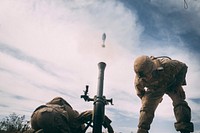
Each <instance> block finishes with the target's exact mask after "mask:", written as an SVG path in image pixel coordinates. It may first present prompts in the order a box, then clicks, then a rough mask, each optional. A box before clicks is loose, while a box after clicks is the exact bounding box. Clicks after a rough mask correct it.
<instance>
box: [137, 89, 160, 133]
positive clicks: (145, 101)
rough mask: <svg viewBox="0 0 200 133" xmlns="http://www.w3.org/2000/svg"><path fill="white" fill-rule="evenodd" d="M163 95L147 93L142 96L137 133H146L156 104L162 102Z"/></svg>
mask: <svg viewBox="0 0 200 133" xmlns="http://www.w3.org/2000/svg"><path fill="white" fill-rule="evenodd" d="M163 95H164V93H156V92H150V91H149V92H146V94H145V95H144V96H143V98H142V107H141V110H140V117H139V124H138V131H137V133H148V130H149V129H150V125H151V123H152V121H153V118H154V112H155V110H156V108H157V106H158V104H159V103H160V102H161V101H162V96H163Z"/></svg>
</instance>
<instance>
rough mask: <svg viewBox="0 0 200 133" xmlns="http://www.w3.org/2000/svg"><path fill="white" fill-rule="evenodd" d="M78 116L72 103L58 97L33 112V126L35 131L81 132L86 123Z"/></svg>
mask: <svg viewBox="0 0 200 133" xmlns="http://www.w3.org/2000/svg"><path fill="white" fill-rule="evenodd" d="M78 116H79V113H78V112H77V111H76V110H73V108H72V107H71V106H70V104H68V103H67V102H66V101H65V100H64V99H62V98H61V97H56V98H54V99H53V100H52V101H50V102H49V103H47V104H46V105H42V106H39V107H38V108H37V109H36V110H35V111H34V112H33V114H32V116H31V126H32V128H33V129H34V130H35V131H38V130H40V129H42V132H45V133H79V132H80V131H81V130H83V128H84V125H82V123H80V122H79V121H78V120H77V119H76V117H78Z"/></svg>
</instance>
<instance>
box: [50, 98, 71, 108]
mask: <svg viewBox="0 0 200 133" xmlns="http://www.w3.org/2000/svg"><path fill="white" fill-rule="evenodd" d="M47 104H57V105H60V106H63V105H67V106H69V107H70V108H72V106H71V105H70V104H69V103H68V102H67V101H66V100H64V99H63V98H62V97H55V98H54V99H53V100H51V101H50V102H48V103H47Z"/></svg>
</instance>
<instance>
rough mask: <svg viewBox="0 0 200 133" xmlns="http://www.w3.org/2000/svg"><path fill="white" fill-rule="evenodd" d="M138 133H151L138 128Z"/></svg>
mask: <svg viewBox="0 0 200 133" xmlns="http://www.w3.org/2000/svg"><path fill="white" fill-rule="evenodd" d="M137 133H149V132H148V130H145V129H142V128H138V130H137Z"/></svg>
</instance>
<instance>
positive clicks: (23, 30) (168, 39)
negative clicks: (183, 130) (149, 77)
mask: <svg viewBox="0 0 200 133" xmlns="http://www.w3.org/2000/svg"><path fill="white" fill-rule="evenodd" d="M186 2H187V5H188V7H187V8H186V7H184V0H139V1H138V0H107V1H106V0H29V1H27V0H1V1H0V118H3V117H5V116H8V115H9V114H11V113H13V112H15V113H17V114H20V115H25V116H26V119H27V120H30V116H31V114H32V112H33V111H34V109H35V108H37V107H38V106H40V105H42V104H45V103H47V102H48V101H50V100H51V99H53V98H54V97H56V96H61V97H63V98H64V99H65V100H67V101H68V102H69V103H70V104H71V105H72V107H73V108H74V109H75V110H77V111H79V112H82V111H85V110H89V109H92V108H93V104H92V102H84V100H83V99H81V98H80V95H82V94H83V90H84V89H85V86H86V85H89V96H90V97H91V98H92V97H94V95H96V93H97V84H98V73H99V69H98V65H97V64H98V63H99V62H105V63H106V68H105V75H104V76H105V77H104V90H103V93H104V95H105V96H106V98H108V99H109V98H113V103H114V105H106V107H105V109H106V115H107V116H108V117H109V118H110V119H111V120H112V126H113V128H114V130H115V132H123V133H130V132H136V130H137V124H138V117H139V110H140V106H141V101H140V99H139V98H138V97H137V96H136V93H135V90H134V85H133V81H134V77H135V73H134V71H133V62H134V59H135V58H136V57H137V56H139V55H149V56H150V55H153V56H161V55H165V56H169V57H171V58H172V59H177V60H180V61H182V62H184V63H186V64H187V65H188V73H187V77H186V80H187V86H184V90H185V92H186V96H187V97H186V101H187V102H188V104H189V106H190V107H191V109H192V122H193V123H194V128H195V132H194V133H199V132H200V114H199V112H200V91H199V88H200V85H199V84H198V82H199V77H200V67H199V66H200V61H199V58H200V52H199V51H200V45H199V42H200V1H199V0H187V1H186ZM103 33H106V41H105V45H106V46H105V48H103V47H102V43H103V41H102V34H103ZM174 122H175V118H174V115H173V107H172V102H171V100H170V98H169V97H167V96H164V100H163V101H162V103H161V104H160V105H159V107H158V108H157V110H156V113H155V118H154V121H153V123H152V125H151V129H150V132H162V133H176V131H175V129H174Z"/></svg>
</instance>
